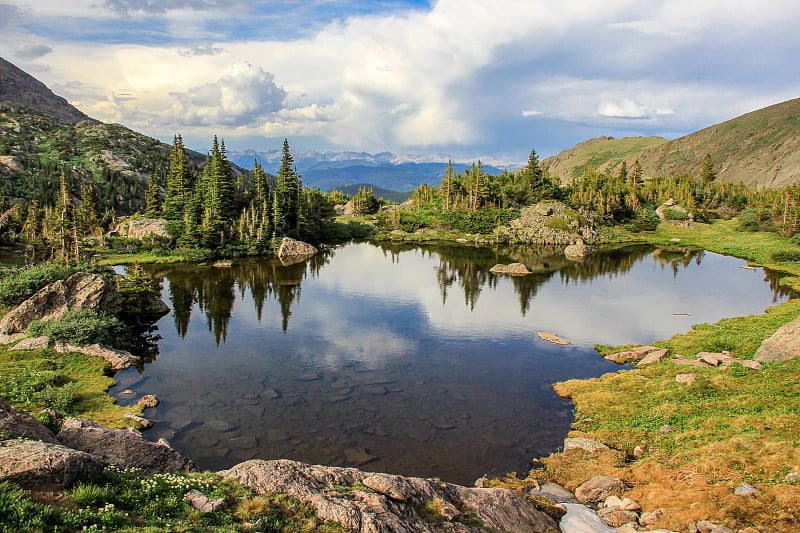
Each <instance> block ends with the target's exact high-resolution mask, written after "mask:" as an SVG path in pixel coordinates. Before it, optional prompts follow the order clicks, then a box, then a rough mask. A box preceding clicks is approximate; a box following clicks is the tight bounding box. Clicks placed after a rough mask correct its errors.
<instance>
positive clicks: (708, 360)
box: [697, 352, 734, 367]
mask: <svg viewBox="0 0 800 533" xmlns="http://www.w3.org/2000/svg"><path fill="white" fill-rule="evenodd" d="M697 359H698V361H700V362H701V363H704V364H706V365H708V366H726V367H727V366H728V365H730V364H731V363H732V362H733V359H734V358H733V356H732V355H731V354H730V353H716V352H700V353H698V354H697Z"/></svg>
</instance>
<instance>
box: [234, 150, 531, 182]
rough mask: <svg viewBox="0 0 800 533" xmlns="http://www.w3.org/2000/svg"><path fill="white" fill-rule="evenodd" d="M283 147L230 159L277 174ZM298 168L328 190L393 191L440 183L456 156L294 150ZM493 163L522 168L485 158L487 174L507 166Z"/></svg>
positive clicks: (460, 167)
mask: <svg viewBox="0 0 800 533" xmlns="http://www.w3.org/2000/svg"><path fill="white" fill-rule="evenodd" d="M281 155H282V154H281V150H272V151H269V152H256V151H255V150H245V151H241V152H237V151H228V159H230V160H231V161H232V162H234V163H236V164H237V165H239V166H241V167H243V168H248V169H252V168H253V163H254V162H255V161H258V162H259V163H260V164H261V166H263V167H264V170H265V171H267V172H269V173H271V174H277V172H278V168H279V167H280V163H281ZM292 157H293V158H294V163H295V166H296V167H297V171H298V172H299V173H300V174H301V175H302V177H303V184H304V185H306V186H309V187H319V188H320V189H322V190H324V191H328V190H330V189H332V188H335V187H341V186H343V185H358V184H364V183H369V184H372V185H373V186H375V187H381V188H385V189H391V190H393V191H401V192H408V191H413V190H414V189H416V188H417V187H419V186H420V185H422V184H423V183H428V184H429V185H439V183H440V182H441V180H442V175H443V174H444V172H445V170H446V169H447V162H448V161H449V160H451V159H453V158H450V157H448V156H446V155H441V154H433V155H409V154H392V153H390V152H382V153H379V154H369V153H366V152H324V153H323V152H313V151H292ZM491 163H495V164H499V163H508V165H509V166H508V168H510V169H515V168H519V166H520V165H514V164H513V163H510V162H505V161H498V160H492V161H488V162H485V161H484V162H482V164H483V170H484V171H485V172H486V173H487V174H499V173H501V172H502V171H503V168H501V167H498V166H493V165H492V164H491ZM470 165H471V163H465V162H460V163H456V162H455V160H454V162H453V168H454V169H455V170H456V172H463V171H464V169H465V168H468V167H469V166H470Z"/></svg>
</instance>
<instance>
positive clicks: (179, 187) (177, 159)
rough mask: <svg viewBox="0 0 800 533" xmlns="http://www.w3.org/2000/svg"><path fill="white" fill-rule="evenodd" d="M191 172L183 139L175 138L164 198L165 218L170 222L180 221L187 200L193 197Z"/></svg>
mask: <svg viewBox="0 0 800 533" xmlns="http://www.w3.org/2000/svg"><path fill="white" fill-rule="evenodd" d="M191 177H192V175H191V170H190V168H189V160H188V158H187V157H186V149H185V148H184V146H183V138H181V136H180V135H177V136H175V138H174V140H173V144H172V150H171V151H170V154H169V171H168V172H167V178H166V184H167V187H166V195H165V198H164V217H165V218H166V219H168V220H180V219H181V218H182V217H183V209H184V206H185V205H186V202H187V200H188V199H189V197H190V196H191V195H192V183H191Z"/></svg>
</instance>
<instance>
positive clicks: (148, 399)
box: [136, 394, 161, 409]
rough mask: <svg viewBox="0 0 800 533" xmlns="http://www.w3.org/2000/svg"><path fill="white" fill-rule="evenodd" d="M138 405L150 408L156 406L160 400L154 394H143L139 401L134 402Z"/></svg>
mask: <svg viewBox="0 0 800 533" xmlns="http://www.w3.org/2000/svg"><path fill="white" fill-rule="evenodd" d="M136 403H138V404H139V405H144V407H145V409H151V408H153V407H158V404H159V403H161V400H159V399H158V396H156V395H155V394H145V395H144V396H142V397H141V398H139V401H138V402H136Z"/></svg>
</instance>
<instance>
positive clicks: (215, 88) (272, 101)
mask: <svg viewBox="0 0 800 533" xmlns="http://www.w3.org/2000/svg"><path fill="white" fill-rule="evenodd" d="M170 96H172V98H173V99H174V100H175V103H174V105H173V113H174V116H175V118H177V119H179V120H181V121H182V122H183V123H185V124H188V125H195V126H196V125H203V126H214V125H227V126H242V125H248V124H251V125H252V124H258V123H259V122H263V121H264V119H265V118H266V117H268V116H269V115H271V114H272V113H275V112H276V111H279V110H280V109H282V107H283V104H284V101H285V99H286V91H285V90H283V89H282V88H281V87H278V86H277V85H276V84H275V76H274V75H272V74H271V73H269V72H265V71H264V70H263V69H262V68H261V67H256V66H253V65H251V64H250V63H241V64H238V65H236V66H235V67H234V70H233V73H232V74H230V75H228V76H223V77H222V78H220V79H219V80H218V81H216V82H213V83H207V84H205V85H201V86H199V87H194V88H192V89H189V90H188V91H185V92H172V93H170Z"/></svg>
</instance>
